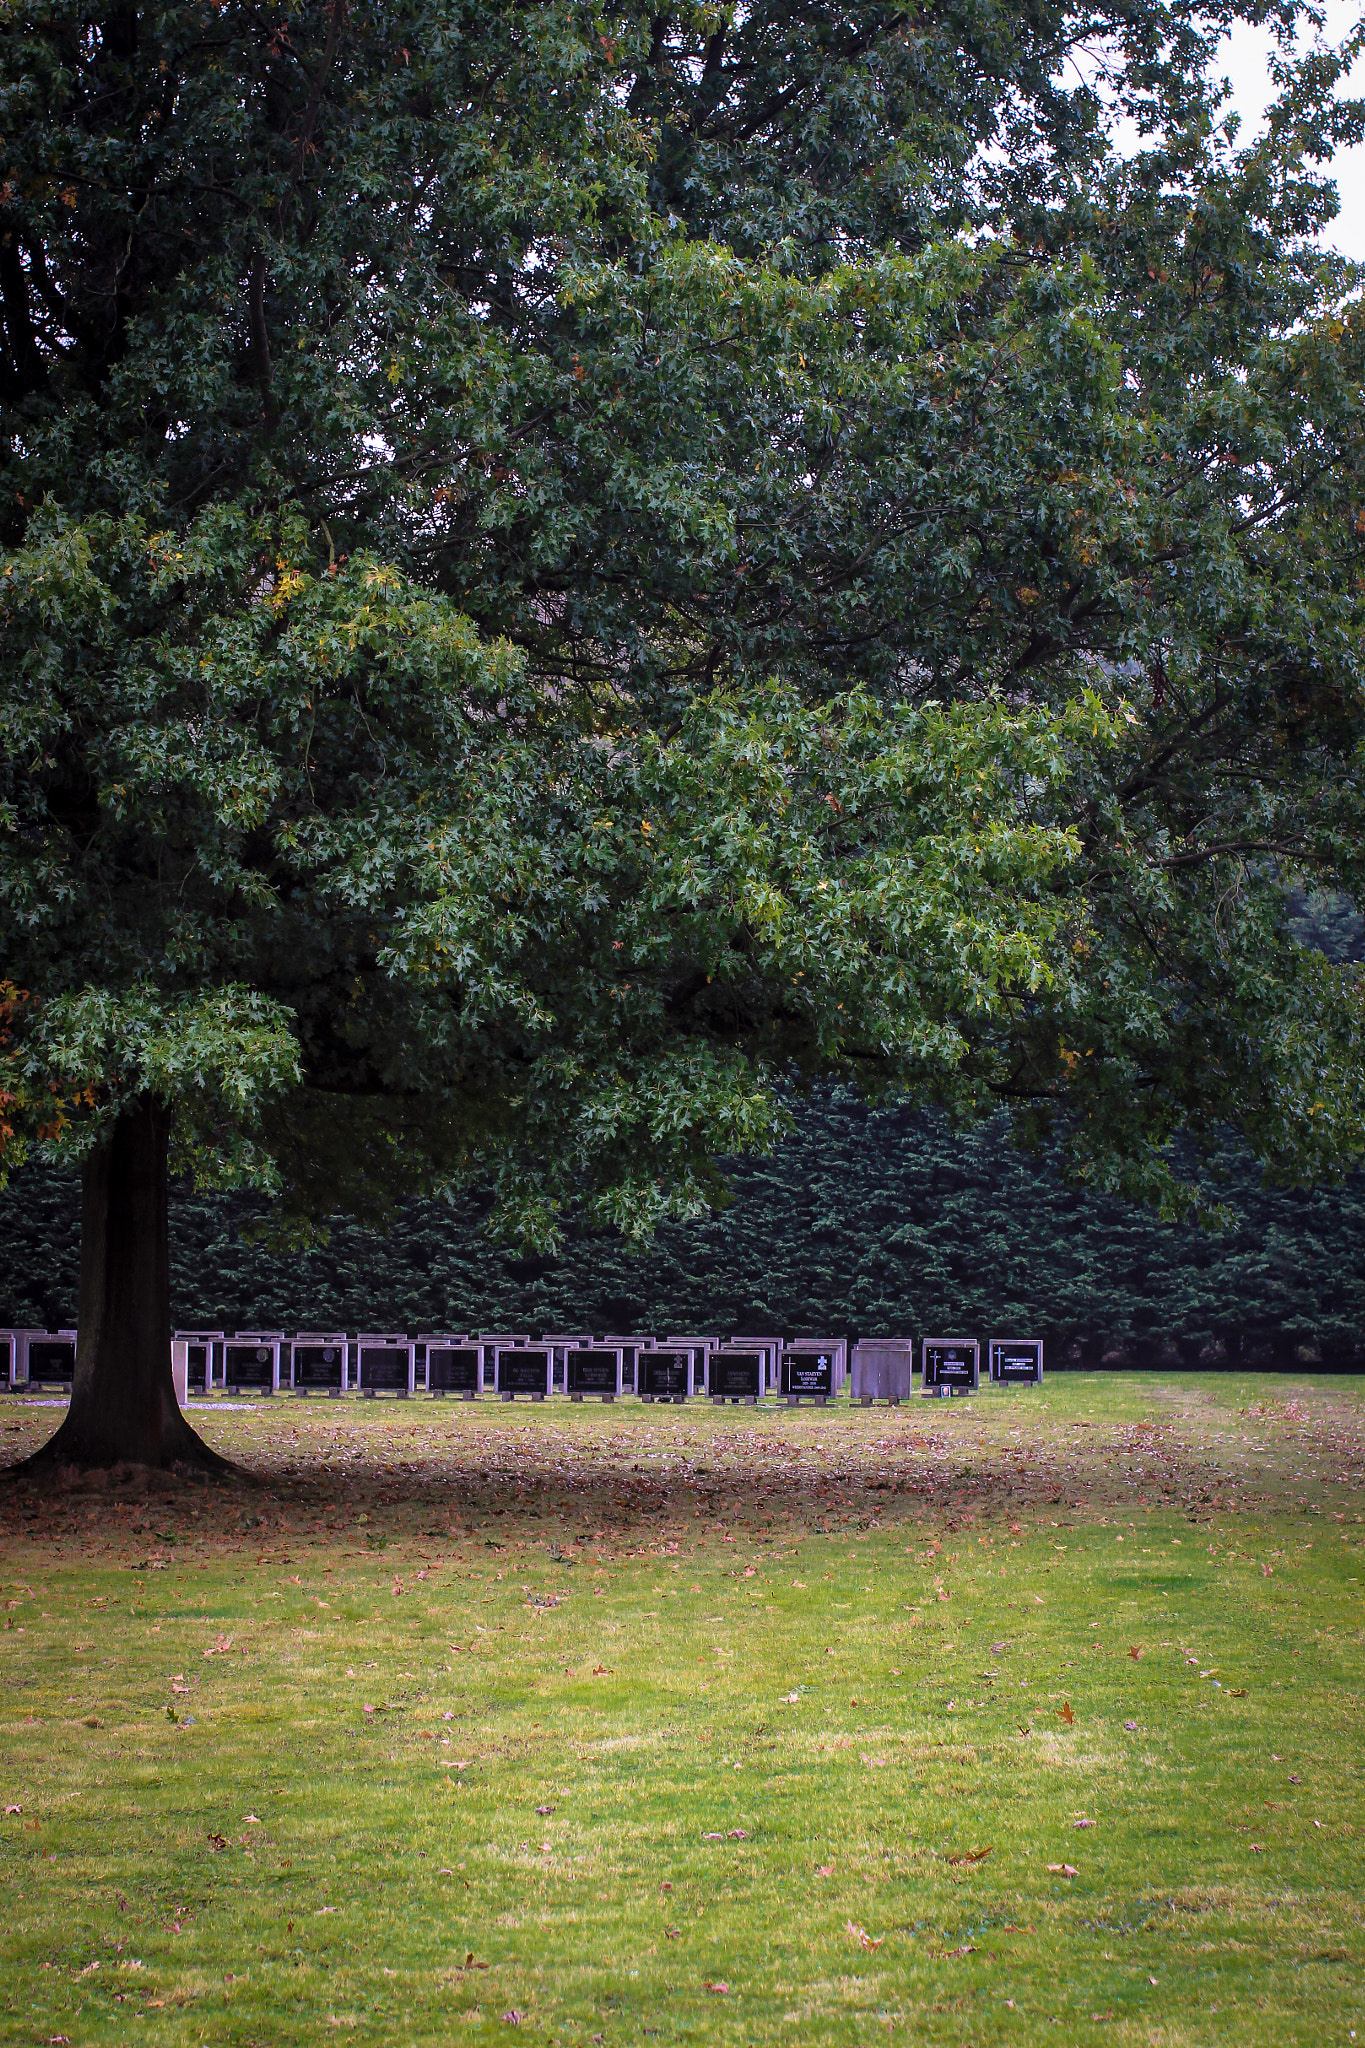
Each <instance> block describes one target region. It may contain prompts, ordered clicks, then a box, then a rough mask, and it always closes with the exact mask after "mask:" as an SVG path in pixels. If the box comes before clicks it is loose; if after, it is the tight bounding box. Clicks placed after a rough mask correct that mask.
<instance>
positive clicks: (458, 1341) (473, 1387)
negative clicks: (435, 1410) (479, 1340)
mask: <svg viewBox="0 0 1365 2048" xmlns="http://www.w3.org/2000/svg"><path fill="white" fill-rule="evenodd" d="M418 1341H419V1343H424V1344H425V1345H426V1347H427V1392H428V1393H429V1394H430V1396H431V1398H432V1400H433V1401H434V1400H436V1399H437V1398H438V1397H440V1396H441V1395H444V1394H458V1395H459V1396H460V1399H461V1400H462V1401H475V1400H477V1399H478V1395H479V1389H480V1387H481V1385H482V1383H483V1373H482V1371H481V1369H480V1368H481V1365H482V1347H481V1346H480V1345H478V1344H476V1343H472V1342H471V1341H470V1339H469V1338H467V1337H425V1338H419V1340H418Z"/></svg>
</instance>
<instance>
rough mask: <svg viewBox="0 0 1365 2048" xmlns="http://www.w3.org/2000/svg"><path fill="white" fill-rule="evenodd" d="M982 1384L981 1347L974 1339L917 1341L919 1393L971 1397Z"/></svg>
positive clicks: (947, 1338)
mask: <svg viewBox="0 0 1365 2048" xmlns="http://www.w3.org/2000/svg"><path fill="white" fill-rule="evenodd" d="M980 1384H981V1345H980V1342H979V1340H978V1339H977V1338H975V1337H922V1338H921V1339H920V1392H921V1394H926V1395H928V1396H929V1398H930V1399H931V1400H932V1399H933V1397H934V1396H935V1395H936V1394H937V1395H940V1396H944V1395H949V1394H974V1393H975V1392H976V1391H977V1389H978V1387H979V1386H980Z"/></svg>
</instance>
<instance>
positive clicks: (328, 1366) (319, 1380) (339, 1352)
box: [294, 1337, 346, 1394]
mask: <svg viewBox="0 0 1365 2048" xmlns="http://www.w3.org/2000/svg"><path fill="white" fill-rule="evenodd" d="M345 1368H346V1339H345V1338H344V1337H329V1338H328V1339H327V1340H326V1341H325V1342H322V1343H317V1342H314V1343H309V1342H307V1341H304V1342H300V1341H299V1340H298V1339H295V1342H294V1385H295V1387H296V1389H298V1391H299V1392H301V1393H305V1394H311V1393H313V1392H314V1391H315V1390H317V1391H320V1392H323V1393H328V1394H339V1393H340V1392H341V1389H342V1383H343V1381H344V1379H345Z"/></svg>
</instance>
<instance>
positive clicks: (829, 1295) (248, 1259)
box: [0, 1098, 1365, 1365]
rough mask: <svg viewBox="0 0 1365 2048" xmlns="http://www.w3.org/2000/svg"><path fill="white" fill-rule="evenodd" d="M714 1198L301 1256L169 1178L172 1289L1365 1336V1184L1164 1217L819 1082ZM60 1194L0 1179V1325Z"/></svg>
mask: <svg viewBox="0 0 1365 2048" xmlns="http://www.w3.org/2000/svg"><path fill="white" fill-rule="evenodd" d="M731 1180H732V1183H733V1186H734V1190H735V1200H734V1203H733V1205H732V1206H731V1207H730V1208H729V1209H727V1210H726V1211H724V1212H723V1213H721V1214H718V1215H716V1216H715V1217H713V1218H711V1219H710V1220H708V1221H707V1222H705V1223H702V1224H698V1225H695V1226H693V1227H690V1228H682V1227H678V1228H672V1229H669V1230H667V1231H665V1232H663V1233H662V1234H661V1236H660V1238H659V1240H658V1242H657V1243H656V1245H655V1246H654V1248H653V1249H652V1250H651V1251H650V1252H648V1253H647V1254H644V1255H638V1254H633V1253H631V1252H630V1251H628V1250H627V1249H626V1248H625V1247H624V1246H623V1245H622V1244H621V1243H620V1241H619V1240H617V1239H615V1238H606V1237H602V1236H595V1235H594V1236H582V1237H579V1238H576V1239H575V1240H574V1241H573V1242H572V1243H571V1244H570V1246H569V1247H568V1248H567V1249H566V1251H565V1253H564V1255H563V1256H562V1257H560V1258H557V1259H553V1260H551V1259H541V1258H535V1259H522V1258H518V1257H516V1256H515V1254H512V1253H509V1252H508V1250H507V1249H506V1248H505V1247H504V1246H501V1245H498V1244H496V1243H494V1242H492V1241H490V1239H489V1238H488V1237H487V1236H486V1235H485V1234H484V1232H483V1229H482V1216H483V1214H484V1205H483V1204H482V1203H480V1202H479V1201H478V1200H477V1199H473V1198H469V1199H463V1200H460V1201H457V1202H453V1203H444V1202H414V1203H413V1204H412V1205H411V1207H410V1209H409V1210H408V1211H407V1213H406V1214H405V1215H404V1216H403V1217H402V1218H401V1220H400V1221H399V1223H398V1225H397V1227H396V1228H395V1229H394V1230H393V1232H392V1233H391V1234H390V1235H389V1236H388V1237H387V1238H382V1239H381V1238H377V1237H374V1236H372V1235H369V1234H367V1233H366V1232H364V1231H362V1230H360V1229H358V1228H357V1227H355V1226H354V1225H351V1224H348V1223H345V1222H341V1223H337V1224H336V1225H335V1226H334V1227H333V1229H332V1232H331V1236H330V1241H329V1242H328V1244H327V1245H326V1246H325V1247H324V1248H322V1249H318V1250H315V1251H311V1252H308V1253H305V1254H291V1255H285V1256H280V1255H272V1254H270V1253H268V1252H265V1251H263V1250H261V1249H260V1248H258V1247H257V1246H255V1245H252V1244H249V1243H246V1242H244V1241H243V1239H242V1236H241V1234H240V1233H241V1226H242V1224H243V1223H244V1222H246V1221H247V1220H248V1219H250V1218H251V1217H253V1216H254V1215H256V1214H257V1213H258V1210H257V1205H255V1204H253V1203H252V1202H250V1201H248V1200H245V1199H243V1198H240V1197H220V1198H216V1199H212V1200H204V1199H201V1198H197V1197H195V1196H193V1195H192V1194H189V1193H187V1192H184V1191H180V1192H178V1193H177V1195H176V1198H175V1200H174V1203H173V1207H172V1214H171V1238H172V1306H173V1314H174V1317H175V1320H176V1322H177V1323H178V1324H180V1325H182V1326H186V1327H193V1326H195V1325H201V1326H202V1325H207V1326H209V1327H221V1328H226V1329H229V1330H231V1329H236V1328H262V1327H264V1328H280V1329H283V1330H285V1331H289V1332H292V1331H294V1330H298V1329H346V1330H350V1331H356V1330H359V1329H376V1330H382V1329H407V1330H409V1331H410V1332H413V1333H417V1332H419V1331H423V1330H458V1331H463V1330H479V1329H484V1330H503V1329H510V1330H518V1329H529V1330H535V1331H540V1330H575V1329H580V1328H581V1329H584V1330H588V1329H594V1330H598V1331H602V1330H631V1329H640V1330H656V1331H662V1330H664V1329H665V1328H667V1329H675V1330H685V1329H703V1330H727V1331H728V1330H744V1329H748V1330H751V1331H755V1332H757V1331H762V1330H771V1331H778V1332H786V1333H794V1332H802V1331H804V1332H808V1333H820V1334H836V1333H843V1332H848V1333H849V1334H853V1335H856V1334H857V1333H859V1332H864V1333H874V1332H880V1333H891V1332H897V1333H905V1334H917V1333H922V1332H924V1331H936V1332H941V1333H943V1334H950V1333H960V1332H966V1333H976V1334H980V1335H983V1336H984V1335H986V1334H988V1333H991V1332H994V1333H995V1334H999V1335H1004V1334H1012V1335H1024V1334H1039V1333H1041V1334H1042V1335H1044V1336H1045V1337H1046V1338H1047V1339H1048V1341H1049V1344H1050V1347H1051V1351H1050V1355H1051V1359H1052V1362H1053V1363H1054V1364H1060V1363H1062V1362H1063V1359H1064V1357H1065V1356H1066V1355H1067V1354H1068V1351H1069V1353H1070V1356H1071V1357H1072V1358H1073V1359H1075V1360H1077V1361H1084V1362H1087V1363H1090V1362H1098V1361H1099V1360H1100V1359H1101V1358H1103V1357H1106V1356H1107V1357H1109V1358H1110V1359H1111V1360H1113V1361H1116V1362H1117V1361H1119V1360H1125V1359H1126V1360H1129V1361H1133V1362H1151V1361H1153V1360H1155V1359H1157V1358H1158V1357H1160V1356H1162V1355H1166V1356H1168V1357H1172V1358H1174V1357H1181V1358H1183V1359H1184V1361H1185V1362H1186V1363H1194V1362H1195V1361H1196V1360H1197V1359H1199V1358H1200V1357H1201V1355H1202V1356H1203V1357H1204V1358H1205V1359H1206V1360H1211V1359H1212V1358H1214V1357H1224V1358H1227V1359H1229V1360H1232V1361H1235V1360H1237V1359H1238V1358H1243V1359H1245V1360H1247V1361H1248V1362H1250V1361H1252V1360H1259V1361H1264V1362H1278V1363H1283V1364H1288V1363H1290V1362H1291V1361H1292V1359H1293V1356H1294V1347H1295V1345H1296V1343H1298V1342H1303V1341H1315V1342H1316V1343H1317V1345H1318V1346H1319V1347H1320V1356H1321V1358H1322V1360H1323V1362H1325V1363H1334V1364H1342V1365H1348V1364H1351V1363H1353V1362H1354V1361H1355V1358H1356V1353H1357V1343H1358V1340H1359V1339H1361V1338H1362V1337H1365V1267H1363V1266H1362V1260H1361V1257H1360V1247H1361V1244H1362V1225H1365V1176H1358V1177H1356V1178H1355V1179H1354V1180H1352V1181H1351V1182H1350V1183H1349V1184H1348V1185H1347V1186H1345V1187H1344V1188H1340V1189H1335V1190H1318V1191H1315V1192H1297V1191H1296V1192H1285V1191H1268V1190H1264V1189H1262V1188H1261V1187H1260V1186H1259V1185H1258V1183H1257V1179H1256V1176H1255V1174H1254V1173H1253V1172H1252V1171H1251V1169H1250V1168H1249V1167H1242V1168H1240V1169H1235V1170H1234V1171H1233V1173H1232V1177H1231V1180H1230V1183H1229V1190H1228V1195H1229V1200H1230V1202H1231V1204H1232V1206H1233V1207H1234V1209H1235V1211H1236V1212H1237V1221H1236V1223H1235V1225H1234V1227H1232V1228H1231V1229H1229V1230H1227V1231H1225V1232H1222V1233H1209V1232H1206V1231H1200V1230H1198V1229H1196V1228H1194V1227H1185V1226H1180V1227H1174V1228H1173V1227H1169V1226H1165V1225H1162V1224H1160V1223H1158V1222H1156V1221H1155V1220H1154V1219H1153V1218H1152V1217H1151V1216H1150V1215H1147V1214H1144V1213H1142V1212H1139V1211H1135V1210H1132V1209H1130V1208H1128V1207H1126V1206H1122V1205H1120V1204H1117V1203H1111V1202H1105V1201H1097V1200H1095V1199H1094V1198H1093V1197H1090V1196H1086V1195H1083V1194H1080V1193H1077V1192H1076V1191H1074V1190H1072V1189H1069V1188H1067V1187H1065V1186H1064V1185H1063V1184H1062V1182H1061V1180H1060V1179H1059V1177H1058V1176H1057V1174H1056V1173H1055V1172H1054V1171H1053V1170H1052V1168H1051V1166H1050V1165H1049V1163H1048V1162H1047V1161H1046V1160H1029V1159H1025V1158H1022V1157H1021V1156H1020V1155H1019V1154H1017V1153H1016V1152H1014V1151H1013V1150H1012V1148H1011V1147H1010V1146H1009V1144H1008V1143H1007V1141H1006V1140H1005V1137H1004V1133H1003V1129H1002V1128H1001V1127H996V1126H987V1127H985V1128H982V1129H979V1130H976V1131H972V1132H968V1133H966V1134H961V1133H957V1134H955V1133H953V1132H952V1131H950V1130H949V1129H948V1128H947V1127H946V1126H945V1125H944V1124H943V1122H942V1121H941V1120H939V1119H936V1118H934V1117H932V1116H928V1115H923V1114H918V1113H913V1112H909V1111H905V1110H895V1109H882V1110H869V1109H868V1108H866V1107H865V1106H863V1105H861V1104H858V1103H854V1102H850V1101H847V1100H844V1099H839V1098H834V1099H826V1100H824V1101H821V1102H817V1103H815V1104H811V1105H807V1106H806V1107H805V1108H804V1109H803V1110H802V1112H801V1115H800V1121H799V1126H798V1130H797V1134H796V1136H795V1137H794V1138H793V1140H792V1141H791V1142H790V1143H789V1144H788V1145H786V1146H785V1147H784V1148H783V1149H782V1150H781V1152H780V1153H778V1154H777V1155H775V1156H774V1157H773V1158H771V1159H767V1160H759V1161H752V1160H750V1161H744V1162H739V1163H737V1164H735V1165H733V1166H732V1167H731ZM77 1257H78V1245H77V1190H76V1187H75V1184H74V1182H73V1181H71V1180H69V1179H58V1178H54V1177H53V1176H50V1175H44V1174H41V1173H39V1172H37V1171H34V1170H26V1171H25V1172H23V1173H21V1174H19V1175H18V1176H16V1178H15V1180H14V1181H13V1182H12V1184H11V1186H10V1187H9V1189H8V1190H7V1191H6V1192H5V1194H4V1195H3V1196H0V1275H3V1278H2V1279H0V1320H2V1321H3V1322H5V1323H7V1324H8V1323H13V1324H34V1325H42V1326H44V1327H47V1328H53V1327H56V1326H58V1325H59V1324H66V1323H69V1322H70V1320H71V1318H72V1316H73V1315H74V1311H75V1293H76V1271H77Z"/></svg>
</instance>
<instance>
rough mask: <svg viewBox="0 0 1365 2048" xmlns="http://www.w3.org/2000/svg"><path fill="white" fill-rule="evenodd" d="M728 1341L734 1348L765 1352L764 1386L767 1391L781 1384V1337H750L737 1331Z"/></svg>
mask: <svg viewBox="0 0 1365 2048" xmlns="http://www.w3.org/2000/svg"><path fill="white" fill-rule="evenodd" d="M727 1343H728V1344H729V1346H730V1348H731V1349H732V1350H736V1351H761V1352H762V1353H763V1388H764V1392H765V1393H766V1392H767V1391H768V1389H769V1388H773V1387H777V1386H778V1385H780V1383H781V1377H782V1368H781V1364H780V1360H781V1357H782V1339H781V1338H780V1337H750V1336H745V1335H743V1334H742V1333H740V1332H738V1331H736V1332H734V1333H732V1334H731V1336H730V1337H729V1338H728V1339H727Z"/></svg>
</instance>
